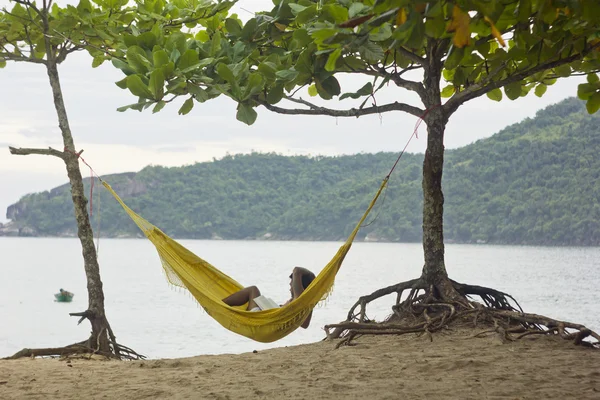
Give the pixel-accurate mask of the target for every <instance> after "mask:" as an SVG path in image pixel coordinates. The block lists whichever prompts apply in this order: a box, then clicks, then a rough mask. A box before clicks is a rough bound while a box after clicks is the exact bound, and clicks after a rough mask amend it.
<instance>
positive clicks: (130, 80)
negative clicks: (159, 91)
mask: <svg viewBox="0 0 600 400" xmlns="http://www.w3.org/2000/svg"><path fill="white" fill-rule="evenodd" d="M127 88H128V89H129V91H130V92H131V93H132V94H133V95H134V96H137V97H143V98H145V99H152V98H154V95H153V94H152V92H151V91H150V89H148V86H146V85H145V84H144V82H142V78H140V76H139V75H129V76H128V77H127Z"/></svg>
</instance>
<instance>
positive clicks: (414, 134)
mask: <svg viewBox="0 0 600 400" xmlns="http://www.w3.org/2000/svg"><path fill="white" fill-rule="evenodd" d="M439 106H441V104H437V105H435V106H433V107H431V108H428V109H426V110H425V112H424V113H423V115H421V116H420V117H419V119H418V120H417V123H416V124H415V129H414V130H413V133H412V135H410V138H408V141H407V142H406V145H405V146H404V148H403V149H402V151H401V152H400V155H399V156H398V158H397V159H396V162H395V163H394V165H393V166H392V169H390V172H389V173H388V174H387V176H386V179H388V178H389V177H390V175H392V172H394V169H396V166H397V165H398V162H399V161H400V158H402V155H403V154H404V152H405V151H406V149H407V148H408V145H409V144H410V141H411V140H412V138H413V137H416V138H417V139H418V138H419V136H418V132H419V126H421V123H422V122H423V120H424V119H425V117H426V116H427V114H429V112H430V111H432V110H435V109H436V108H438V107H439Z"/></svg>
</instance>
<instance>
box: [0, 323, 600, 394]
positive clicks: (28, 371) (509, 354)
mask: <svg viewBox="0 0 600 400" xmlns="http://www.w3.org/2000/svg"><path fill="white" fill-rule="evenodd" d="M473 333H474V332H473V331H458V332H456V331H455V332H452V333H446V334H436V335H435V336H434V340H433V342H429V340H428V339H426V338H424V337H421V338H415V337H414V336H413V337H407V336H404V337H398V336H386V337H363V338H360V339H358V340H357V341H356V344H357V345H356V346H352V347H342V348H340V349H338V350H335V348H334V347H335V342H318V343H313V344H307V345H302V346H294V347H286V348H278V349H272V350H264V351H259V352H256V353H246V354H240V355H217V356H198V357H191V358H181V359H164V360H150V361H135V362H119V361H101V360H84V359H71V360H58V359H22V360H15V361H0V399H2V400H8V399H59V398H60V399H65V400H66V399H148V398H158V399H238V398H245V399H325V398H340V399H365V400H366V399H540V398H551V399H556V398H560V397H567V396H568V397H570V398H575V399H600V351H599V350H591V349H587V348H583V347H580V346H574V345H573V344H571V343H569V342H565V341H564V340H562V339H559V338H547V337H529V338H524V339H522V340H520V341H517V342H509V343H506V344H503V343H502V342H501V341H500V340H499V339H498V338H496V337H494V336H492V337H487V338H470V336H472V335H473Z"/></svg>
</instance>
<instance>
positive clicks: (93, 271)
mask: <svg viewBox="0 0 600 400" xmlns="http://www.w3.org/2000/svg"><path fill="white" fill-rule="evenodd" d="M47 72H48V78H49V80H50V86H51V88H52V95H53V97H54V106H55V108H56V114H57V115H58V125H59V127H60V131H61V134H62V137H63V143H64V146H65V156H64V161H65V165H66V168H67V175H68V176H69V182H70V184H71V196H72V199H73V206H74V211H75V219H76V220H77V235H78V236H79V240H80V242H81V247H82V252H83V260H84V268H85V275H86V278H87V290H88V310H87V311H86V312H85V316H86V317H87V318H88V319H89V320H90V322H91V324H92V334H91V336H90V339H89V346H90V347H92V348H93V349H95V350H99V351H101V352H111V347H110V342H109V336H108V335H109V333H111V332H110V327H109V324H108V321H107V319H106V316H105V312H104V292H103V290H102V280H101V279H100V268H99V266H98V259H97V255H96V248H95V247H94V233H93V231H92V227H91V225H90V219H89V215H88V211H87V207H86V205H87V199H86V197H85V195H84V190H83V179H82V177H81V171H80V169H79V156H78V155H77V154H76V150H75V144H74V142H73V136H72V135H71V128H70V127H69V120H68V118H67V111H66V108H65V104H64V101H63V96H62V90H61V87H60V79H59V76H58V67H57V65H56V62H55V60H54V58H53V57H52V59H50V60H48V64H47ZM111 334H112V333H111Z"/></svg>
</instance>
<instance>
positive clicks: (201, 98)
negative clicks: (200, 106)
mask: <svg viewBox="0 0 600 400" xmlns="http://www.w3.org/2000/svg"><path fill="white" fill-rule="evenodd" d="M187 89H188V92H189V93H190V94H192V95H194V99H196V101H197V102H198V103H204V102H205V101H206V100H208V99H209V98H210V96H209V95H208V92H207V91H206V90H204V89H202V88H201V87H199V86H196V85H192V84H190V83H188V84H187Z"/></svg>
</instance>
